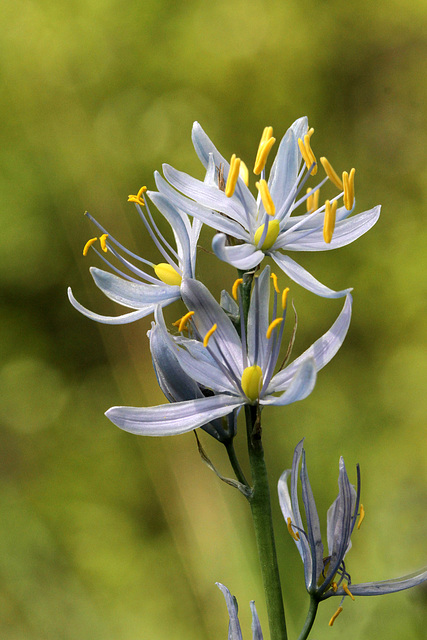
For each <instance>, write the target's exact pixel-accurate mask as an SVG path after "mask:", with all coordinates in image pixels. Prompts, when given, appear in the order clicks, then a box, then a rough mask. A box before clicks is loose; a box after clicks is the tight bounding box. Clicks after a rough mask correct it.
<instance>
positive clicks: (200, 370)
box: [106, 267, 351, 436]
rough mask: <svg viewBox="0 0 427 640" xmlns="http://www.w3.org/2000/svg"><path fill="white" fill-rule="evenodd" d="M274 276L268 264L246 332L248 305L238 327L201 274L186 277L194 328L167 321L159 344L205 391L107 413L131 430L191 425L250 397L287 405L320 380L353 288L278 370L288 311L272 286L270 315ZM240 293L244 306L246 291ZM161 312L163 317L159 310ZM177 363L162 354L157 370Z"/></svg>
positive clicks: (177, 429)
mask: <svg viewBox="0 0 427 640" xmlns="http://www.w3.org/2000/svg"><path fill="white" fill-rule="evenodd" d="M274 282H275V281H274ZM270 283H271V278H270V268H269V267H266V268H265V269H264V270H263V272H262V273H261V275H260V276H259V278H256V279H255V283H254V287H253V291H252V295H251V301H250V306H249V315H248V330H247V335H246V333H245V326H244V322H243V310H242V309H241V312H240V318H241V330H240V334H239V332H238V331H237V329H236V327H235V326H234V324H233V323H232V321H231V320H230V318H229V316H228V315H227V313H226V312H225V311H224V310H223V309H222V307H221V306H220V305H219V304H218V303H217V302H216V300H215V299H214V298H213V296H212V295H211V294H210V292H209V291H208V290H207V289H206V287H205V286H204V285H203V284H202V283H201V282H198V281H197V280H191V279H188V280H184V281H183V283H182V285H181V295H182V298H183V300H184V302H185V304H186V306H187V308H188V310H189V313H188V314H186V315H185V316H184V318H186V320H185V322H186V324H187V326H188V328H189V330H190V336H189V337H186V336H184V335H183V334H181V335H179V336H171V335H170V333H169V332H168V331H167V330H166V328H165V327H163V330H159V332H158V337H159V340H161V341H162V346H161V347H159V349H164V350H166V349H169V350H170V351H172V353H173V354H174V356H175V358H176V359H177V361H178V363H179V366H180V368H181V369H182V370H183V371H184V372H185V373H186V375H187V376H188V377H189V378H191V379H192V380H193V381H195V382H196V384H197V385H198V387H199V388H200V389H201V388H203V389H204V390H206V391H207V392H208V393H206V392H205V393H206V395H205V397H195V398H194V399H190V400H184V401H181V402H175V403H173V404H171V405H168V406H164V405H162V406H158V407H141V408H139V407H113V408H111V409H109V410H108V411H107V413H106V415H107V417H108V418H109V419H110V420H111V421H112V422H114V424H116V425H117V426H118V427H120V428H122V429H124V430H125V431H130V432H132V433H137V434H140V435H157V436H164V435H173V434H178V433H185V432H187V431H191V430H192V429H195V428H197V427H200V426H202V425H204V424H206V423H208V422H211V421H212V420H215V419H216V418H220V417H222V416H226V415H228V414H230V413H231V412H232V411H234V410H236V409H240V408H241V407H243V406H244V405H247V404H251V405H259V406H260V408H262V407H263V406H266V405H276V406H284V405H287V404H290V403H293V402H296V401H298V400H303V399H304V398H306V397H307V396H308V395H309V394H310V393H311V392H312V390H313V388H314V385H315V381H316V375H317V371H318V370H319V369H321V368H322V367H324V366H325V365H326V364H327V363H328V362H329V360H331V358H333V356H334V355H335V354H336V352H337V351H338V349H339V348H340V346H341V344H342V342H343V340H344V338H345V335H346V333H347V330H348V327H349V324H350V318H351V296H350V295H348V296H347V298H346V301H345V304H344V307H343V310H342V312H341V314H340V315H339V317H338V318H337V320H336V321H335V323H334V324H333V325H332V327H331V328H330V329H329V331H327V332H326V333H325V334H324V335H323V336H322V337H321V338H320V339H319V340H317V341H316V342H315V343H314V344H313V345H312V346H311V347H310V348H309V349H307V350H306V351H305V352H304V353H303V354H302V355H301V356H299V358H297V359H296V360H294V361H293V362H292V363H291V364H289V365H288V366H285V367H284V366H279V368H278V370H277V364H278V360H279V354H280V346H281V342H282V337H283V329H284V321H285V317H286V307H287V305H286V291H285V292H284V293H283V294H282V295H281V296H280V297H281V302H282V310H281V313H279V312H278V306H279V304H278V303H279V296H278V292H277V291H276V288H274V301H273V320H270V317H269V301H270V289H271V284H270ZM275 286H276V285H275ZM233 289H234V288H233ZM238 297H239V302H240V306H241V297H240V295H239V296H238ZM156 320H157V324H159V325H162V317H161V311H160V310H159V311H158V313H157V314H156ZM182 328H183V327H182ZM276 370H277V371H276ZM175 371H176V368H175V365H171V364H170V363H167V362H164V364H163V368H162V371H161V372H160V376H159V377H168V378H169V377H172V378H173V376H174V375H175ZM275 371H276V373H275ZM158 375H159V374H158ZM276 394H278V395H276Z"/></svg>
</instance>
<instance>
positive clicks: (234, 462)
mask: <svg viewBox="0 0 427 640" xmlns="http://www.w3.org/2000/svg"><path fill="white" fill-rule="evenodd" d="M224 444H225V448H226V449H227V454H228V458H229V460H230V464H231V466H232V467H233V471H234V473H235V474H236V478H237V480H238V481H239V482H241V483H242V484H244V485H246V486H247V487H249V486H250V485H249V483H248V481H247V480H246V478H245V474H244V473H243V471H242V468H241V466H240V463H239V461H238V459H237V456H236V451H235V449H234V444H233V440H229V441H228V442H225V443H224Z"/></svg>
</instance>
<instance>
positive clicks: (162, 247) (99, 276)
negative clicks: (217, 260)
mask: <svg viewBox="0 0 427 640" xmlns="http://www.w3.org/2000/svg"><path fill="white" fill-rule="evenodd" d="M145 191H146V188H145V187H142V189H140V191H139V192H138V195H136V196H129V201H130V202H134V203H135V206H136V208H137V210H138V212H139V215H140V216H141V220H142V222H143V223H144V226H145V228H146V230H147V231H148V233H149V235H150V237H151V238H152V240H153V241H154V243H155V245H156V246H157V248H158V250H159V252H160V253H161V255H162V256H163V259H165V260H166V262H161V263H159V264H154V263H152V262H150V261H149V260H146V259H144V258H141V257H140V256H138V255H136V254H134V253H132V251H129V250H128V249H126V248H125V247H124V246H123V245H122V244H120V243H119V242H118V241H117V240H116V239H115V238H113V237H112V236H111V235H109V234H108V233H107V232H106V230H105V229H104V228H103V227H102V226H101V225H100V224H99V223H98V222H97V221H96V220H95V219H94V218H92V216H91V215H89V214H88V213H86V215H87V217H88V218H89V219H90V220H91V221H92V222H93V223H94V224H95V225H96V226H97V227H98V229H99V230H100V231H101V232H102V235H101V237H100V239H99V240H100V244H101V249H102V252H100V251H98V249H96V248H95V243H96V241H97V238H92V239H91V240H89V241H88V242H87V243H86V245H85V248H84V250H83V255H86V254H87V252H88V250H89V248H93V249H94V250H95V252H96V253H97V254H98V256H99V257H100V258H102V260H104V262H106V263H107V265H108V266H109V267H110V269H112V270H113V271H115V272H116V273H117V274H119V275H114V274H113V273H109V272H108V271H103V270H102V269H98V268H96V267H91V269H90V272H91V275H92V277H93V279H94V281H95V284H96V285H97V287H99V289H101V291H102V292H103V293H105V295H106V296H107V297H108V298H110V300H113V301H114V302H117V303H118V304H121V305H123V306H125V307H129V308H131V309H135V311H131V312H129V313H125V314H124V315H119V316H103V315H100V314H98V313H94V312H92V311H90V310H89V309H86V308H85V307H83V305H81V304H80V303H79V302H77V300H76V299H75V298H74V295H73V293H72V291H71V288H69V289H68V297H69V299H70V302H71V304H72V305H73V306H74V307H75V308H76V309H77V310H78V311H80V312H81V313H83V314H84V315H85V316H87V317H88V318H91V319H92V320H96V321H97V322H102V323H104V324H125V323H128V322H134V321H135V320H139V319H140V318H144V317H145V316H147V315H149V314H151V313H153V311H154V309H155V308H156V307H157V306H158V305H160V306H161V307H164V306H166V305H168V304H170V303H171V302H174V301H175V300H178V299H179V298H180V295H181V294H180V284H181V282H182V279H183V278H194V272H195V266H196V249H197V241H198V238H199V234H200V229H201V223H200V222H199V220H197V219H196V218H195V219H194V221H193V223H192V224H190V221H189V218H188V216H187V214H186V213H185V212H184V211H182V209H180V207H179V206H175V205H173V204H172V203H171V201H170V200H169V199H168V198H167V197H166V196H164V195H161V194H160V193H157V192H152V191H150V192H148V195H149V197H150V199H151V200H152V202H153V203H154V204H155V205H156V206H157V208H158V209H159V211H160V212H161V213H162V214H163V216H164V217H165V218H166V220H167V221H168V222H169V224H170V226H171V227H172V231H173V234H174V237H175V241H176V246H177V251H175V249H173V247H171V245H170V244H169V243H168V241H167V240H166V239H165V238H164V237H163V235H162V233H161V231H160V230H159V228H158V226H157V225H156V223H155V221H154V219H153V216H152V214H151V212H150V209H149V207H148V202H147V199H146V195H145ZM143 206H144V207H145V209H146V211H147V214H144V212H143V209H142V207H143ZM104 253H109V254H111V255H112V256H114V258H116V259H117V261H118V262H119V263H121V265H122V267H124V269H125V270H123V269H122V268H118V267H117V266H115V265H114V264H112V263H111V262H110V261H109V260H108V259H107V258H106V257H105V255H103V254H104ZM125 256H128V257H129V258H131V259H132V260H133V262H132V261H131V260H129V259H128V257H125ZM135 261H136V262H139V263H143V264H146V265H148V266H149V267H151V268H152V269H153V270H154V273H155V274H156V276H157V277H154V276H152V275H150V274H148V273H146V272H145V271H143V270H142V269H140V268H139V267H137V266H136V265H135V264H134V262H135Z"/></svg>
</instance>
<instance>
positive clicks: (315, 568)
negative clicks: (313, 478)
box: [301, 449, 323, 590]
mask: <svg viewBox="0 0 427 640" xmlns="http://www.w3.org/2000/svg"><path fill="white" fill-rule="evenodd" d="M301 485H302V500H303V502H304V509H305V515H306V519H307V535H308V541H309V544H310V549H311V558H312V574H311V581H310V585H309V587H308V588H309V590H310V589H313V588H315V587H316V585H317V582H318V580H319V577H320V574H321V573H322V570H323V543H322V536H321V534H320V521H319V515H318V513H317V508H316V502H315V500H314V496H313V491H312V490H311V485H310V480H309V478H308V472H307V465H306V462H305V451H304V449H303V450H302V463H301Z"/></svg>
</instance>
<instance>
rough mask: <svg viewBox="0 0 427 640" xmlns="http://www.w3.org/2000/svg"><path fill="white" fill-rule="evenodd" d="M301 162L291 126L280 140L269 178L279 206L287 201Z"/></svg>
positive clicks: (271, 190) (270, 188) (272, 194)
mask: <svg viewBox="0 0 427 640" xmlns="http://www.w3.org/2000/svg"><path fill="white" fill-rule="evenodd" d="M300 162H301V154H300V151H299V148H298V144H297V141H296V138H295V135H294V132H293V131H292V128H289V129H288V130H287V132H286V133H285V135H284V136H283V138H282V140H281V142H280V146H279V149H278V151H277V154H276V157H275V159H274V163H273V166H272V167H271V171H270V177H269V180H268V188H269V191H270V194H271V197H272V199H273V202H274V203H275V204H276V207H277V208H280V206H281V205H282V204H283V203H284V202H285V200H286V198H287V197H288V195H289V193H290V191H291V189H292V187H293V186H294V184H295V181H296V179H297V176H298V169H299V165H300Z"/></svg>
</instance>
